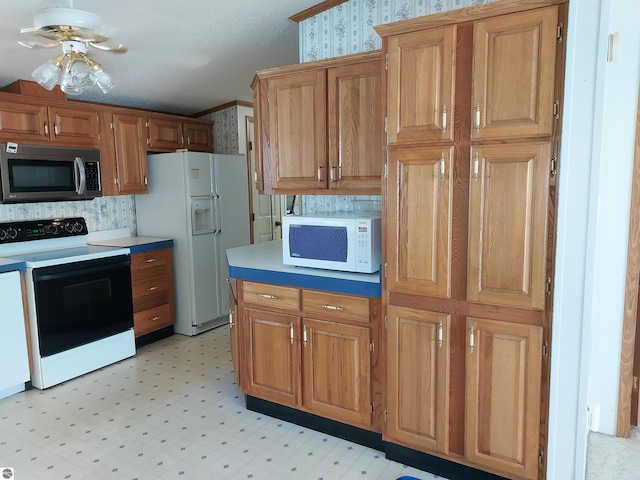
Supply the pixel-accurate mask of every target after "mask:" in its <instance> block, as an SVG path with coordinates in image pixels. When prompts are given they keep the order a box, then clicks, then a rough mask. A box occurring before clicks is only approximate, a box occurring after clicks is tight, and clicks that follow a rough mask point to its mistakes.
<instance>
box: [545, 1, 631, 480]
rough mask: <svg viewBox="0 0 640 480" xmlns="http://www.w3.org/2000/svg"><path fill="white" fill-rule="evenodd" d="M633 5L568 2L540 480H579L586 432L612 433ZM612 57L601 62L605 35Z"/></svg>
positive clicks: (625, 226)
mask: <svg viewBox="0 0 640 480" xmlns="http://www.w3.org/2000/svg"><path fill="white" fill-rule="evenodd" d="M638 25H640V2H637V1H636V0H602V1H601V0H573V1H570V2H569V25H568V32H567V37H568V38H567V41H568V45H567V63H566V67H567V69H566V78H565V103H564V106H563V111H564V115H563V140H562V150H561V157H560V162H561V167H560V168H561V170H560V186H559V193H558V197H559V202H558V204H559V214H558V234H557V235H558V236H557V255H556V275H555V289H554V295H555V302H554V313H553V332H552V335H553V337H552V338H553V343H552V345H553V350H552V357H551V365H552V367H551V398H550V412H549V414H550V417H549V446H548V463H547V464H548V471H547V473H548V476H547V478H548V479H550V480H551V479H558V480H565V479H569V478H584V474H585V457H586V443H587V434H588V429H589V426H590V425H591V428H592V429H593V430H596V431H600V432H603V433H609V434H614V433H615V425H616V410H617V401H618V396H617V394H618V379H619V365H620V340H621V332H622V310H623V303H624V281H625V271H626V249H627V235H628V221H629V202H630V189H631V171H632V165H633V146H634V138H635V115H636V108H637V100H638V98H637V94H638V79H639V68H638V65H639V59H640V28H638ZM614 32H618V33H619V43H618V52H617V53H618V58H617V60H616V61H615V62H609V63H608V62H607V60H606V53H607V44H608V35H609V33H614Z"/></svg>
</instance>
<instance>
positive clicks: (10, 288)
mask: <svg viewBox="0 0 640 480" xmlns="http://www.w3.org/2000/svg"><path fill="white" fill-rule="evenodd" d="M0 305H2V307H1V309H0V329H1V331H2V344H1V345H0V398H5V397H8V396H9V395H13V394H14V393H18V392H22V391H23V390H24V389H25V382H28V381H29V380H30V379H31V377H30V374H29V354H28V352H27V335H26V330H25V326H24V310H23V308H22V289H21V288H20V272H17V271H14V272H8V273H0Z"/></svg>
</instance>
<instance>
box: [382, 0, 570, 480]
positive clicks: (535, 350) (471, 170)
mask: <svg viewBox="0 0 640 480" xmlns="http://www.w3.org/2000/svg"><path fill="white" fill-rule="evenodd" d="M566 13H567V8H566V5H564V4H562V2H561V1H556V0H549V1H536V2H525V1H520V0H503V1H501V2H496V3H493V4H488V5H483V6H479V7H474V8H469V9H463V10H460V11H452V12H447V13H445V14H441V15H433V16H429V17H424V18H418V19H412V20H408V21H406V22H398V23H396V24H391V25H386V26H381V27H380V28H378V27H376V30H377V31H378V32H379V33H381V35H382V37H383V54H387V53H388V55H389V57H388V61H389V71H388V73H387V82H386V88H387V91H386V95H387V118H388V124H389V132H388V137H387V162H388V178H387V179H386V186H383V203H384V204H385V205H386V215H387V216H386V221H385V231H384V235H385V253H384V259H383V262H386V265H387V275H386V279H385V283H384V291H383V300H384V307H385V309H386V315H387V318H388V322H389V328H388V332H387V335H386V339H387V343H386V346H385V348H386V350H387V352H388V353H387V362H388V363H387V370H388V371H387V376H386V381H387V390H386V391H387V398H386V402H387V403H386V407H387V410H388V418H389V421H388V423H387V424H386V427H385V440H387V441H391V442H394V443H397V444H399V445H404V446H407V447H409V448H413V449H416V450H419V451H423V452H426V453H429V454H433V455H436V456H440V457H444V458H447V459H449V460H451V461H454V462H459V463H462V464H465V465H469V466H473V467H475V468H479V469H482V470H487V471H489V472H492V473H496V474H499V475H504V476H507V477H509V478H527V479H534V478H539V479H541V480H542V479H544V478H545V467H544V458H545V456H546V441H547V438H546V422H547V417H548V400H547V399H546V398H545V395H548V385H549V378H548V376H549V365H548V357H545V356H543V348H542V346H543V344H545V346H546V347H547V348H548V342H549V341H550V328H551V297H550V296H549V295H548V293H547V291H546V288H547V287H546V285H547V284H548V282H549V281H552V278H553V271H554V261H553V248H554V247H553V242H554V237H555V236H554V230H555V209H556V206H555V198H554V195H555V189H554V186H555V181H556V180H555V178H554V177H553V175H554V173H552V171H551V160H552V157H553V156H554V154H555V152H557V151H559V142H560V123H559V122H560V118H559V113H560V112H559V109H558V108H557V107H558V106H559V105H560V104H561V101H562V79H561V78H558V75H562V74H563V70H562V68H561V64H560V63H559V59H562V58H563V56H564V47H565V46H564V43H563V42H562V41H559V40H558V38H557V37H556V35H557V34H556V32H557V31H559V30H558V29H559V25H560V24H561V23H564V24H566ZM449 59H453V60H452V64H449V63H446V62H448V61H449ZM445 71H446V72H447V73H448V76H447V77H444V73H443V72H445ZM442 78H445V79H446V80H442ZM449 87H451V88H452V90H451V91H449V90H447V88H449ZM443 92H445V93H443ZM443 97H445V98H447V102H448V103H447V116H446V128H443V124H444V121H443V120H442V118H443V117H442V115H438V109H440V112H441V111H442V107H438V105H444V102H443V101H442V98H443ZM410 99H418V101H416V104H417V105H412V104H411V102H410ZM555 102H559V103H558V104H557V105H556V108H555V109H554V103H555ZM449 103H450V104H451V105H452V107H451V109H449ZM477 107H479V108H477ZM554 110H555V111H554ZM439 119H440V120H439ZM438 122H439V123H438ZM476 125H477V127H478V128H476ZM449 128H451V129H450V130H449ZM443 159H444V162H443V161H442V160H443ZM440 165H445V169H444V170H445V175H444V178H442V176H441V174H440V173H441V172H440ZM439 316H443V317H442V318H446V319H447V321H446V322H443V324H444V323H446V324H447V325H448V327H447V328H448V329H447V334H446V335H445V338H446V339H447V340H448V341H447V343H446V348H447V349H448V350H447V353H446V354H445V356H446V359H447V362H448V364H447V366H446V367H444V368H445V371H446V375H448V376H446V375H445V374H444V373H442V374H441V375H440V376H438V375H435V374H434V371H435V367H434V365H433V364H430V363H429V362H427V361H426V360H425V361H422V362H421V361H417V362H409V361H405V362H404V363H402V359H403V355H405V353H406V352H412V353H411V354H410V355H411V358H418V359H420V358H422V355H424V356H425V358H426V356H428V355H431V356H429V357H428V358H429V359H430V360H431V362H432V363H434V362H435V361H434V360H433V359H434V358H435V357H434V356H433V355H432V354H430V353H429V352H430V351H429V350H428V349H429V348H432V347H431V346H432V345H433V342H434V340H433V338H434V336H435V335H437V329H436V327H435V326H434V323H433V322H435V320H434V319H436V318H439ZM429 319H431V321H432V323H431V324H429V323H428V321H429ZM436 324H437V323H436ZM471 327H473V328H474V337H473V342H474V349H473V352H471V351H470V346H471V345H470V342H471V340H470V338H471V337H470V328H471ZM403 329H404V332H403ZM408 332H409V333H408ZM403 335H404V337H403ZM420 335H422V336H423V337H424V338H425V340H424V341H422V342H421V344H423V345H427V347H425V348H426V351H423V350H418V351H415V348H414V350H413V351H412V349H411V341H413V340H414V339H413V338H412V337H419V336H420ZM421 338H422V337H421ZM437 350H438V349H435V348H434V351H437ZM438 353H440V352H438ZM407 356H409V353H407ZM441 365H442V362H441V363H440V364H439V367H441ZM406 378H419V380H415V381H414V382H413V383H414V384H417V385H419V386H420V388H419V389H418V390H419V392H416V393H415V394H416V395H419V396H420V397H421V399H420V400H416V399H415V398H414V399H412V400H406V397H407V393H406V390H407V387H406V386H405V385H410V384H411V381H410V380H406V383H403V382H405V380H404V379H406ZM442 378H446V380H444V381H445V387H444V390H445V391H446V394H447V400H446V401H441V403H440V404H438V405H442V403H444V404H445V405H446V406H445V407H444V411H443V410H436V408H435V400H434V399H435V398H437V394H438V392H441V391H442V389H443V387H442V384H441V383H440V382H442V381H443V380H442ZM419 382H423V383H419ZM414 390H415V389H414ZM422 397H425V400H423V399H422ZM503 403H504V412H502V405H503ZM434 412H438V413H434ZM503 413H504V414H503ZM431 418H437V419H442V418H445V419H446V424H445V425H444V426H440V430H438V429H437V427H438V424H437V423H436V422H435V421H433V422H430V421H428V420H429V419H431ZM443 431H444V432H445V433H444V434H442V433H441V432H443ZM443 438H444V440H442V439H443ZM539 459H542V460H541V461H539ZM539 463H540V464H541V466H539Z"/></svg>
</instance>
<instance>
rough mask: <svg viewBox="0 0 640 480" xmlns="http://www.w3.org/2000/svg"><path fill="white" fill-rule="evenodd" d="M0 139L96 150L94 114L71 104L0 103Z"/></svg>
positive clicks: (28, 101)
mask: <svg viewBox="0 0 640 480" xmlns="http://www.w3.org/2000/svg"><path fill="white" fill-rule="evenodd" d="M12 96H16V95H12ZM0 139H2V141H8V142H34V143H49V142H53V143H57V144H60V145H65V146H67V145H68V146H77V147H97V146H98V144H99V123H98V112H97V111H96V109H94V108H91V107H83V106H76V105H74V104H70V105H55V106H54V105H50V106H47V105H46V104H44V105H43V104H42V102H35V101H33V100H31V101H30V100H29V99H22V98H20V99H16V100H14V101H10V102H9V101H0Z"/></svg>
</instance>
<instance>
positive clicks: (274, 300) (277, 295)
mask: <svg viewBox="0 0 640 480" xmlns="http://www.w3.org/2000/svg"><path fill="white" fill-rule="evenodd" d="M243 294H244V302H245V303H251V304H254V305H264V306H266V307H272V308H281V309H286V310H296V311H298V310H299V309H300V290H298V289H297V288H291V287H281V286H279V285H269V284H265V283H253V282H244V286H243Z"/></svg>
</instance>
